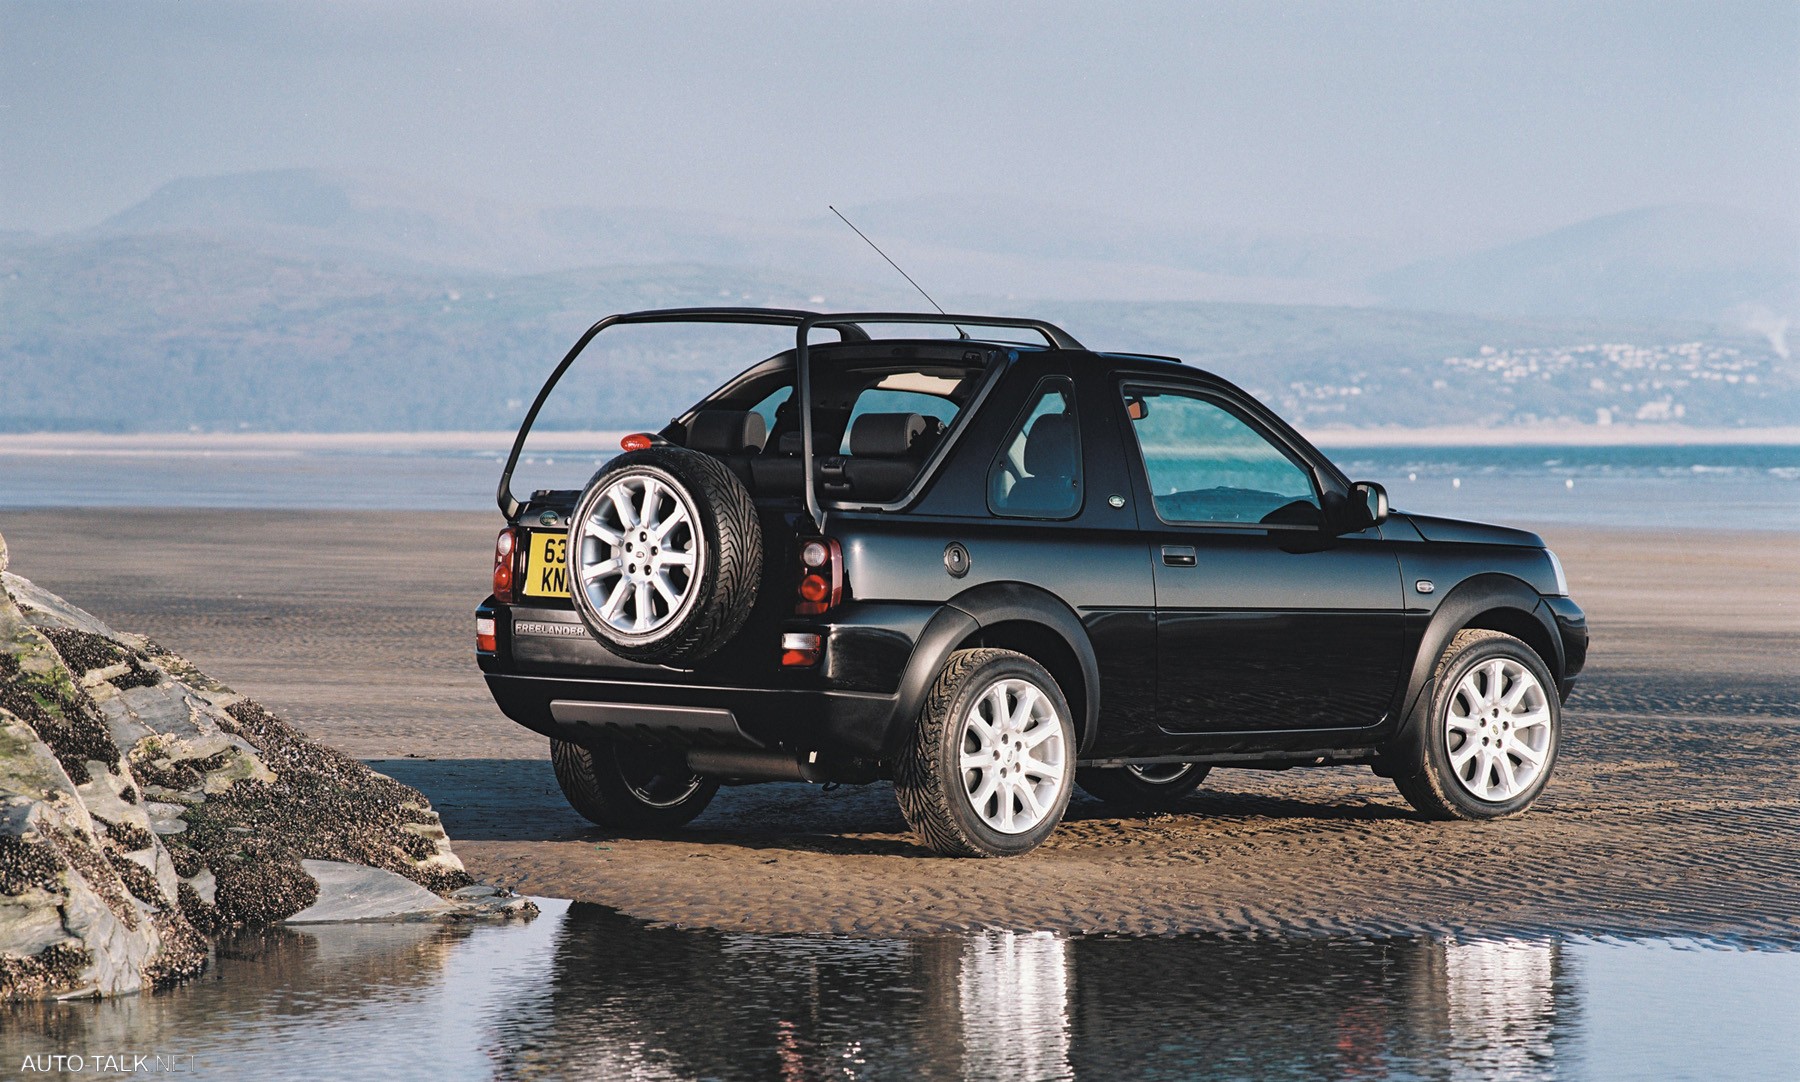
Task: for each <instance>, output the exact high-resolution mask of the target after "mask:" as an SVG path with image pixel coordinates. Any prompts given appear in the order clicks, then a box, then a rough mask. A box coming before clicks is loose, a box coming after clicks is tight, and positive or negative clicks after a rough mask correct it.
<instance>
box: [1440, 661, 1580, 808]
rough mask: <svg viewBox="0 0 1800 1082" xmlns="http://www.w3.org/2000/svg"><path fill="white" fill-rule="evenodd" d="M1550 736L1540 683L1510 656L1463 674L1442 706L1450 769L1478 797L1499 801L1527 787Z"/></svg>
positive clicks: (1546, 701) (1546, 700) (1533, 780)
mask: <svg viewBox="0 0 1800 1082" xmlns="http://www.w3.org/2000/svg"><path fill="white" fill-rule="evenodd" d="M1553 739H1555V734H1554V733H1553V732H1551V729H1550V701H1549V698H1548V697H1547V696H1546V694H1545V692H1544V685H1543V684H1541V683H1539V682H1538V678H1537V675H1536V674H1535V673H1533V672H1532V671H1531V670H1530V669H1528V668H1526V667H1525V666H1524V665H1521V664H1520V663H1519V662H1517V661H1514V660H1512V659H1511V658H1490V659H1488V660H1487V661H1484V662H1482V663H1481V664H1479V665H1477V666H1475V667H1474V668H1472V669H1470V670H1469V671H1468V672H1467V673H1464V674H1463V678H1462V679H1461V680H1459V681H1457V684H1456V690H1455V691H1453V692H1451V694H1450V702H1449V704H1448V705H1447V706H1446V707H1445V709H1444V747H1445V750H1446V751H1448V752H1449V753H1450V771H1451V773H1453V774H1455V775H1456V780H1457V782H1458V783H1459V784H1461V785H1462V787H1463V788H1464V789H1466V790H1467V791H1468V792H1469V793H1471V794H1472V795H1474V796H1475V797H1476V798H1477V799H1480V800H1486V801H1490V802H1492V803H1503V802H1505V801H1508V800H1511V799H1513V798H1514V797H1516V796H1518V795H1519V794H1520V793H1523V792H1525V791H1526V790H1527V789H1529V788H1531V786H1532V785H1533V784H1535V783H1536V782H1537V780H1538V776H1539V775H1541V774H1542V773H1543V772H1544V763H1545V761H1546V760H1547V759H1548V758H1549V757H1550V742H1551V741H1552V740H1553Z"/></svg>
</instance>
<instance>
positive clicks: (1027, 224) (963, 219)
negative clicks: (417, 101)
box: [99, 169, 1393, 307]
mask: <svg viewBox="0 0 1800 1082" xmlns="http://www.w3.org/2000/svg"><path fill="white" fill-rule="evenodd" d="M843 209H844V211H845V212H846V213H847V214H849V215H850V217H851V219H852V220H853V221H856V222H857V224H858V225H859V226H861V227H862V228H863V229H864V230H865V231H867V232H869V233H871V234H872V236H873V238H874V239H875V240H876V242H877V243H878V244H880V245H881V246H882V247H883V248H884V249H886V250H887V251H888V252H889V254H891V255H893V256H894V257H895V258H896V259H898V260H899V261H900V262H901V265H902V266H905V267H906V268H907V270H908V272H909V273H911V274H912V275H913V276H914V277H915V278H916V279H918V280H919V281H920V283H921V284H923V285H924V286H925V288H926V289H928V290H930V291H932V293H933V294H934V295H936V296H938V298H939V300H940V301H941V302H942V303H945V304H947V305H950V306H952V307H954V301H955V300H956V298H957V297H958V296H959V295H995V294H1000V295H1013V296H1037V297H1043V296H1060V297H1070V298H1088V297H1099V298H1114V299H1126V298H1129V299H1147V300H1175V299H1181V300H1195V299H1212V300H1274V301H1295V302H1300V301H1310V302H1316V303H1355V302H1361V301H1366V300H1368V299H1369V295H1368V293H1367V292H1366V290H1365V289H1364V288H1363V286H1362V285H1361V284H1360V280H1361V278H1362V277H1363V276H1364V275H1366V274H1367V273H1368V272H1369V271H1370V270H1372V269H1375V268H1376V267H1379V266H1382V265H1388V264H1391V263H1392V261H1393V260H1392V257H1391V256H1384V255H1383V253H1381V252H1380V251H1379V249H1378V248H1377V247H1376V246H1375V245H1373V244H1370V243H1368V242H1362V241H1343V240H1337V239H1334V238H1321V237H1295V238H1283V237H1267V236H1259V235H1252V234H1248V233H1242V232H1239V231H1232V230H1224V229H1213V228H1206V227H1201V226H1196V225H1191V224H1183V223H1179V222H1175V223H1168V222H1146V221H1135V220H1130V219H1125V218H1111V219H1109V218H1095V217H1093V216H1091V215H1084V214H1081V213H1077V212H1075V211H1072V210H1070V209H1068V208H1059V207H1053V206H1048V205H1039V204H1032V203H1028V202H1021V201H1018V200H999V199H978V198H952V197H940V198H933V199H920V200H909V201H905V202H895V203H878V204H872V205H868V206H846V207H844V208H843ZM99 229H100V232H102V233H104V234H107V235H114V236H118V235H139V234H145V233H158V234H168V233H199V234H203V235H206V236H211V237H218V238H221V239H229V240H232V241H236V242H245V243H254V244H258V245H262V246H264V247H269V248H273V249H277V250H282V251H287V252H293V253H302V254H309V255H317V256H332V257H345V256H349V255H352V254H354V255H355V256H357V257H360V258H362V259H364V260H372V261H375V262H378V263H380V264H382V265H386V266H390V267H393V268H396V269H417V268H423V267H445V266H448V267H459V268H464V269H469V270H482V271H488V272H493V273H501V274H525V273H541V272H546V271H557V270H569V269H573V268H577V267H590V266H608V265H619V264H630V265H643V264H647V263H703V264H710V265H717V266H735V267H746V268H752V269H755V270H757V271H760V272H768V273H781V274H797V275H799V276H802V277H811V276H814V275H816V276H818V277H819V278H821V279H822V280H825V281H849V282H870V281H873V282H878V283H888V282H900V283H901V284H902V285H904V282H903V280H901V279H900V278H899V277H898V276H896V275H895V274H894V273H893V271H892V270H891V269H890V268H889V267H888V266H887V265H886V264H885V263H884V262H882V260H881V258H880V257H879V256H878V255H876V254H875V253H874V252H872V251H870V250H869V248H868V247H867V246H865V245H864V243H863V242H862V241H861V240H860V239H858V238H857V237H856V235H855V234H854V233H852V232H851V231H850V230H849V229H848V228H846V227H845V226H844V224H843V223H842V222H840V221H838V220H837V219H836V218H835V217H833V216H831V215H830V214H829V213H827V212H826V211H825V210H824V208H820V212H819V213H818V214H816V215H813V216H809V217H807V218H804V219H797V220H792V221H779V220H778V221H749V220H745V219H739V218H731V217H727V216H722V215H711V216H708V215H694V214H676V213H674V212H670V211H665V210H657V209H650V208H591V207H551V208H525V207H515V206H510V205H507V204H503V203H499V202H496V201H493V200H488V199H483V198H480V197H477V196H471V195H467V194H463V193H458V192H454V191H449V190H446V189H442V188H439V187H437V186H434V185H431V184H428V183H426V182H423V181H418V180H413V179H410V178H405V177H398V176H388V175H367V174H349V173H343V172H336V171H330V170H318V169H289V170H277V171H269V172H258V173H242V174H232V175H228V176H218V177H193V178H186V179H183V180H178V181H173V182H171V183H169V184H166V185H164V186H163V187H161V188H159V189H158V190H157V191H156V192H154V193H152V194H151V195H150V196H149V197H148V198H147V199H145V200H144V201H143V202H141V203H138V204H137V205H135V206H132V207H130V208H128V209H126V210H124V211H122V212H120V213H119V214H117V215H114V216H113V217H112V218H110V219H108V220H107V221H106V222H104V223H103V224H102V225H101V226H100V227H99Z"/></svg>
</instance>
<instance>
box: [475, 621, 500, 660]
mask: <svg viewBox="0 0 1800 1082" xmlns="http://www.w3.org/2000/svg"><path fill="white" fill-rule="evenodd" d="M475 649H477V650H480V651H481V652H482V653H485V654H492V653H495V652H497V651H498V650H499V649H500V647H499V646H498V645H497V644H496V643H495V642H494V618H493V617H492V616H479V617H476V619H475Z"/></svg>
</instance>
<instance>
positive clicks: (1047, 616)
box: [889, 582, 1100, 751]
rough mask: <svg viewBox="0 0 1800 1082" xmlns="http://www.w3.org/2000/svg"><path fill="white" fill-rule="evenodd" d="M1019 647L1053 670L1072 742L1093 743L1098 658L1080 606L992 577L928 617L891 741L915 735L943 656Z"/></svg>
mask: <svg viewBox="0 0 1800 1082" xmlns="http://www.w3.org/2000/svg"><path fill="white" fill-rule="evenodd" d="M977 646H992V647H999V648H1001V649H1006V650H1017V651H1018V652H1019V653H1022V654H1025V655H1026V656H1028V657H1030V658H1031V659H1032V660H1034V661H1036V662H1037V663H1038V664H1040V665H1042V666H1043V667H1044V668H1045V669H1046V670H1048V671H1049V673H1050V675H1051V677H1052V678H1053V679H1055V680H1056V682H1057V685H1058V687H1059V688H1060V689H1061V690H1062V693H1063V697H1064V698H1065V699H1067V700H1068V701H1069V706H1070V709H1071V710H1072V711H1073V712H1074V714H1075V717H1074V718H1073V719H1072V720H1073V721H1074V723H1075V742H1076V747H1077V748H1078V749H1080V750H1081V751H1085V750H1087V748H1088V747H1089V746H1091V744H1092V742H1093V739H1094V736H1095V734H1096V732H1097V728H1098V726H1097V719H1098V718H1099V715H1100V664H1099V661H1098V660H1097V659H1096V657H1095V655H1094V646H1093V643H1092V642H1091V641H1090V640H1089V639H1088V634H1087V629H1086V628H1084V627H1083V626H1082V624H1081V619H1080V618H1079V617H1078V616H1076V615H1075V611H1074V610H1073V609H1071V608H1069V606H1068V605H1067V604H1066V603H1064V602H1063V601H1062V600H1061V599H1060V598H1058V597H1056V595H1054V594H1052V593H1050V592H1049V591H1048V590H1045V589H1043V588H1042V587H1040V586H1033V585H1031V584H1029V583H1022V582H990V583H983V584H981V585H979V586H973V587H970V588H969V589H967V590H964V591H963V592H962V593H960V594H957V595H956V596H955V597H953V598H951V599H950V600H949V601H948V602H947V603H946V604H945V605H944V607H943V608H941V609H939V610H938V612H937V613H936V614H935V615H934V616H933V617H932V618H931V619H930V620H929V621H928V622H927V623H926V625H925V630H924V632H923V633H921V634H920V636H919V640H918V643H917V644H916V645H915V646H914V647H913V652H912V657H911V658H910V659H909V660H908V662H907V666H906V672H905V674H904V675H903V676H902V677H901V680H900V695H899V701H898V703H897V705H896V710H897V711H898V717H897V721H898V724H896V725H894V726H893V733H892V734H891V735H890V738H889V743H890V745H894V746H898V744H899V743H900V742H901V741H903V740H905V739H906V738H907V737H908V736H910V734H911V732H912V728H913V725H914V724H915V723H916V721H917V719H918V713H919V708H920V707H921V706H922V705H923V704H924V702H925V696H926V695H927V694H928V693H929V692H930V690H931V685H932V684H933V683H934V682H935V681H936V680H937V674H938V673H939V672H940V671H941V670H942V669H943V667H944V662H945V661H947V660H948V659H949V657H950V655H951V654H953V653H955V652H956V651H958V650H966V649H970V648H972V647H977Z"/></svg>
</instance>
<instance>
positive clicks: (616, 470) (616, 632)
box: [568, 445, 763, 665]
mask: <svg viewBox="0 0 1800 1082" xmlns="http://www.w3.org/2000/svg"><path fill="white" fill-rule="evenodd" d="M568 564H569V570H568V574H569V594H570V596H571V598H572V599H573V600H574V602H575V611H576V612H578V613H579V614H580V615H581V620H582V623H584V624H586V625H587V629H588V631H589V633H590V634H592V635H593V636H594V638H595V639H597V640H598V641H599V642H600V643H601V644H602V645H604V646H605V647H606V648H607V649H608V650H610V651H611V652H612V653H614V654H617V655H618V656H619V657H622V658H625V659H626V660H629V661H638V662H644V663H648V664H657V665H679V664H692V663H693V662H697V661H700V660H702V659H703V658H706V657H707V656H709V655H711V654H713V653H715V652H717V651H718V649H719V648H720V647H722V646H724V645H725V644H726V643H727V642H729V641H731V638H732V637H733V636H734V635H736V634H737V633H738V632H739V631H740V630H742V628H743V626H744V622H745V621H746V620H747V619H749V617H750V612H751V610H752V609H753V608H754V607H755V606H756V593H757V586H758V584H759V583H760V581H761V579H762V564H763V537H762V525H761V523H760V522H759V521H758V520H757V515H756V505H755V504H754V503H753V502H752V501H751V499H750V493H749V492H748V491H747V490H746V489H745V488H744V484H743V482H742V481H739V480H738V478H737V475H735V474H733V473H732V472H731V471H730V470H729V469H727V468H726V467H725V465H724V464H723V463H721V462H720V461H719V460H717V459H715V458H713V457H711V456H709V455H703V454H701V453H700V452H698V451H690V450H688V449H686V448H684V447H671V446H665V445H659V446H654V447H647V448H644V449H642V450H638V451H627V452H626V453H624V454H622V455H619V456H618V457H617V458H615V459H613V460H612V461H611V462H609V463H607V464H606V466H605V467H604V468H602V469H601V470H600V471H599V472H598V473H596V474H594V476H593V479H592V480H590V481H589V482H588V484H587V487H586V488H585V489H583V490H582V494H581V498H580V500H578V501H577V502H576V504H575V513H574V516H573V518H572V519H571V522H570V526H569V546H568Z"/></svg>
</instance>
